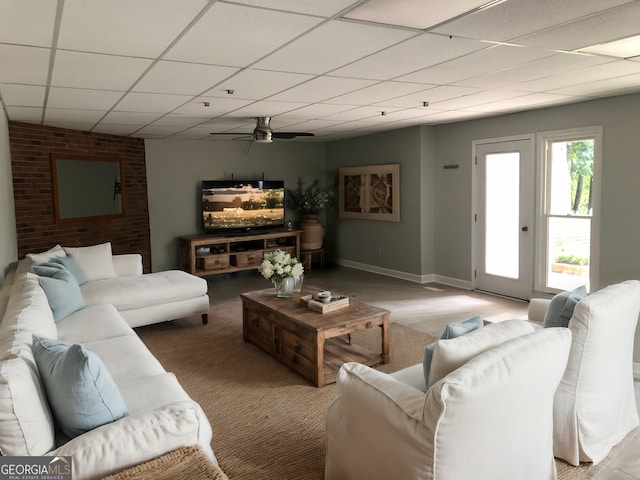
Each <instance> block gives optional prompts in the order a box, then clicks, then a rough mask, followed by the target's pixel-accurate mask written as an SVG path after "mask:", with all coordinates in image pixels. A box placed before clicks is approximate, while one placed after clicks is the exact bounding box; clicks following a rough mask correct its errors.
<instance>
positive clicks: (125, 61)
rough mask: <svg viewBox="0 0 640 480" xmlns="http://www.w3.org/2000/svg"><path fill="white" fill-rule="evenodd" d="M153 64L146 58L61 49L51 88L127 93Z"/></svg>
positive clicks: (56, 61) (57, 56)
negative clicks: (120, 91)
mask: <svg viewBox="0 0 640 480" xmlns="http://www.w3.org/2000/svg"><path fill="white" fill-rule="evenodd" d="M149 65H151V60H146V59H142V58H131V57H116V56H113V55H101V54H94V53H81V52H69V51H66V50H58V51H57V53H56V60H55V65H54V68H53V75H52V78H51V85H54V86H57V87H76V88H93V89H97V90H101V89H104V90H122V91H125V90H128V89H129V87H131V85H132V84H133V83H134V82H135V81H136V80H137V79H138V78H139V77H140V75H142V73H143V72H144V71H145V70H146V69H147V68H148V67H149Z"/></svg>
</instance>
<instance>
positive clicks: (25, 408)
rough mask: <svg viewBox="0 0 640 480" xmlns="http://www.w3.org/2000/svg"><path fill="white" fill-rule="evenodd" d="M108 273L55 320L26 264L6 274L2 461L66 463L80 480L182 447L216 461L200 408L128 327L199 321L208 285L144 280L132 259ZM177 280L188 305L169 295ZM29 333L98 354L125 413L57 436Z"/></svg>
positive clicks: (1, 292) (0, 375)
mask: <svg viewBox="0 0 640 480" xmlns="http://www.w3.org/2000/svg"><path fill="white" fill-rule="evenodd" d="M113 265H114V267H115V270H116V272H117V274H118V276H117V277H116V278H109V279H104V280H95V281H89V282H88V283H87V284H86V285H84V286H83V291H82V293H83V295H86V299H87V304H88V305H87V306H86V307H85V308H82V309H80V310H78V311H76V312H74V313H72V314H71V315H68V316H66V317H65V318H62V319H60V320H59V321H57V322H55V321H54V317H53V313H52V310H51V308H50V306H49V301H48V299H47V297H46V294H45V291H44V290H43V289H42V287H41V286H40V283H39V277H38V276H37V275H35V274H34V273H31V271H32V262H31V259H29V258H26V259H23V260H21V261H20V262H17V264H14V265H12V266H11V267H10V268H8V269H7V270H6V274H5V279H4V282H3V283H2V288H1V289H0V317H1V318H2V321H1V322H0V448H1V450H2V453H3V454H5V455H20V456H23V455H55V456H63V455H70V456H72V457H73V478H74V479H76V480H78V479H97V478H101V477H103V476H105V475H108V474H111V473H114V472H116V471H119V470H122V469H124V468H127V467H130V466H133V465H136V464H139V463H141V462H144V461H147V460H150V459H152V458H154V457H157V456H158V455H161V454H163V453H166V452H169V451H171V450H174V449H176V448H180V447H183V446H187V445H195V444H198V445H200V446H201V447H202V448H203V449H204V450H205V452H207V453H208V454H209V456H210V457H211V458H212V459H213V460H215V457H214V455H213V451H212V449H211V446H210V443H211V438H212V431H211V425H210V423H209V421H208V419H207V418H206V415H205V414H204V412H203V411H202V409H201V407H200V406H199V405H198V404H197V403H196V402H194V401H193V400H192V399H191V398H190V397H189V395H188V394H187V393H186V392H185V391H184V389H183V388H182V387H181V385H180V384H179V383H178V381H177V379H176V377H175V376H174V375H173V374H172V373H169V372H166V371H165V370H164V368H163V367H162V365H160V363H159V362H158V361H157V360H156V358H155V357H154V356H153V355H152V354H151V352H150V351H149V350H148V349H147V348H146V346H145V345H144V344H143V343H142V341H141V340H140V339H139V337H138V336H137V335H136V334H135V332H134V331H133V329H132V325H142V324H148V323H153V322H156V321H164V320H168V319H172V318H178V317H180V316H185V315H194V314H205V312H206V311H208V297H207V296H206V282H205V281H204V280H202V279H200V278H197V277H193V278H190V277H191V276H190V275H188V274H184V275H187V277H183V275H181V274H182V273H184V272H177V273H178V275H177V276H176V275H166V274H152V275H143V274H142V270H141V262H140V257H139V256H135V255H133V256H132V255H125V256H114V257H113ZM180 277H183V278H186V279H187V280H188V281H190V280H192V279H195V280H196V281H195V282H194V283H193V284H192V287H186V288H185V289H186V291H189V292H191V293H190V295H191V297H192V298H184V296H183V298H181V297H180V296H177V297H176V296H174V297H171V296H170V295H169V292H170V291H171V290H172V289H173V288H178V289H179V288H180V285H179V284H178V283H177V282H178V280H179V279H180ZM153 279H156V280H153ZM201 283H204V293H203V292H202V291H201V290H202V285H201ZM193 285H194V286H195V287H194V286H193ZM198 285H199V286H198ZM194 292H197V293H194ZM198 292H199V293H198ZM136 298H137V299H138V301H136ZM205 299H206V310H205V309H204V306H203V302H204V300H205ZM107 302H113V303H116V304H117V305H116V306H114V305H113V304H110V303H107ZM33 335H37V336H41V337H46V338H49V339H54V340H55V339H57V340H61V341H64V342H68V343H71V344H82V345H84V346H85V347H86V348H87V349H89V350H90V351H91V352H93V353H95V354H96V355H97V356H98V357H99V359H100V360H101V361H102V363H103V364H104V366H106V368H107V370H108V372H109V374H110V376H111V377H112V378H113V381H114V382H115V384H116V385H117V389H118V390H119V392H120V394H121V396H122V399H123V400H124V403H125V405H126V409H127V411H128V415H127V416H124V417H123V418H120V419H118V420H116V421H113V422H111V423H107V424H105V425H102V426H98V427H97V428H94V429H92V430H89V431H87V432H85V433H82V434H80V435H78V436H76V437H74V438H71V439H69V438H67V437H66V436H65V435H64V434H62V433H61V432H60V431H59V429H57V428H56V425H55V424H54V417H53V415H52V410H51V408H50V405H49V402H48V399H47V396H46V392H45V388H44V387H43V382H42V381H41V377H40V372H39V369H38V367H37V365H36V360H35V358H34V353H33V349H32V341H33Z"/></svg>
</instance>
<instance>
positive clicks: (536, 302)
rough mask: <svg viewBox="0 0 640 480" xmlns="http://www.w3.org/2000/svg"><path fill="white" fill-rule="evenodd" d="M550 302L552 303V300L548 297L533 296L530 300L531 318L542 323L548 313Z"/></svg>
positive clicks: (529, 315)
mask: <svg viewBox="0 0 640 480" xmlns="http://www.w3.org/2000/svg"><path fill="white" fill-rule="evenodd" d="M549 303H551V300H549V299H547V298H532V299H531V301H530V302H529V312H528V317H529V320H531V321H532V322H537V323H539V324H542V323H543V322H544V317H545V315H546V314H547V310H548V308H549Z"/></svg>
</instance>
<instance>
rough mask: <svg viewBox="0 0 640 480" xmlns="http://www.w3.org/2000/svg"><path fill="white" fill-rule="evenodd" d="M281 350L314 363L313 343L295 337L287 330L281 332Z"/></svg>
mask: <svg viewBox="0 0 640 480" xmlns="http://www.w3.org/2000/svg"><path fill="white" fill-rule="evenodd" d="M282 348H283V350H284V349H286V350H290V351H291V352H292V353H295V354H296V355H300V356H301V357H303V358H305V359H307V360H308V361H309V362H311V363H313V361H314V360H313V359H314V358H315V349H314V348H313V343H311V342H309V341H308V340H305V339H303V338H300V337H298V336H296V335H295V334H293V333H291V332H290V331H288V330H282Z"/></svg>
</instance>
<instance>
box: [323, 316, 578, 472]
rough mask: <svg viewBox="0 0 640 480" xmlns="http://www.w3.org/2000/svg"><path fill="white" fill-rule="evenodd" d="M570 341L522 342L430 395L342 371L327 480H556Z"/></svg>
mask: <svg viewBox="0 0 640 480" xmlns="http://www.w3.org/2000/svg"><path fill="white" fill-rule="evenodd" d="M485 328H488V327H485ZM570 342H571V334H570V332H569V330H568V329H562V328H554V329H539V330H536V331H535V332H533V333H529V334H526V335H523V336H519V337H517V338H514V339H512V340H508V341H506V342H504V343H502V344H500V345H498V346H496V347H494V348H491V349H489V350H487V351H485V352H484V353H481V354H479V355H478V356H476V357H474V358H472V359H471V360H469V361H468V362H467V363H466V364H464V365H462V366H461V367H460V368H458V369H456V370H454V371H453V372H452V373H450V374H449V375H447V376H445V377H444V378H443V379H441V380H439V381H438V382H436V383H435V384H434V385H433V386H432V387H431V388H429V389H428V390H427V393H424V392H422V391H420V390H418V389H416V388H415V387H412V386H410V385H407V384H406V383H403V381H401V380H399V379H398V378H402V376H403V375H405V376H406V372H404V374H403V375H400V376H399V377H395V376H394V375H393V374H391V375H387V374H384V373H381V372H379V371H377V370H374V369H371V368H369V367H365V366H363V365H360V364H357V363H346V364H344V365H343V366H342V368H341V369H340V371H339V373H338V378H337V384H338V396H337V398H336V399H335V400H334V401H333V403H332V404H331V405H330V407H329V409H328V411H327V457H326V468H325V479H327V480H348V479H362V478H368V479H378V480H383V479H389V480H392V479H393V480H395V479H399V478H401V479H403V480H414V479H454V480H455V479H460V480H463V479H464V480H466V479H469V478H473V479H476V480H485V479H486V480H513V479H515V478H535V479H538V480H543V479H555V478H556V470H555V462H554V459H553V443H552V431H553V426H552V404H553V395H554V392H555V390H556V388H557V386H558V382H559V381H560V378H561V377H562V374H563V373H564V370H565V366H566V362H567V357H568V354H569V346H570ZM410 368H413V367H410ZM420 368H421V366H417V368H416V370H418V369H420Z"/></svg>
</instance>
